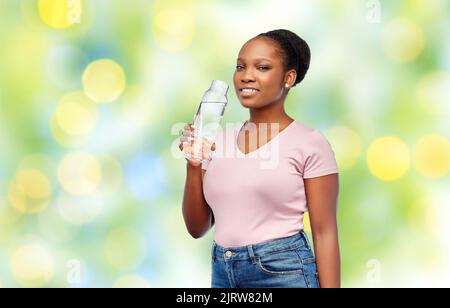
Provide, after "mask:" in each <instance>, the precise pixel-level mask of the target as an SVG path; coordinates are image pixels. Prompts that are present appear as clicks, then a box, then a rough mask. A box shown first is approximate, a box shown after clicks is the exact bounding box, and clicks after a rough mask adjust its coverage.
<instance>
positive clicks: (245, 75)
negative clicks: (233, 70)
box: [241, 70, 255, 83]
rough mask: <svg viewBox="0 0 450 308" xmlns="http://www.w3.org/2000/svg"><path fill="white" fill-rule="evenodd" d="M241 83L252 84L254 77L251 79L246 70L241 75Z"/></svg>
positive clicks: (251, 76)
mask: <svg viewBox="0 0 450 308" xmlns="http://www.w3.org/2000/svg"><path fill="white" fill-rule="evenodd" d="M241 81H242V82H243V83H249V82H254V81H255V77H253V75H252V74H251V73H250V72H249V71H248V70H247V71H245V73H243V74H242V78H241Z"/></svg>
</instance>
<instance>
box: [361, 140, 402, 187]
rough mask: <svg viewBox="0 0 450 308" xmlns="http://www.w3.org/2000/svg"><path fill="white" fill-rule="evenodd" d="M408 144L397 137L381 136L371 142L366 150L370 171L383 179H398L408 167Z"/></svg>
mask: <svg viewBox="0 0 450 308" xmlns="http://www.w3.org/2000/svg"><path fill="white" fill-rule="evenodd" d="M410 160H411V159H410V153H409V149H408V146H407V145H406V144H405V143H404V142H403V141H402V140H401V139H399V138H397V137H391V136H388V137H382V138H379V139H377V140H375V141H373V142H372V144H371V145H370V146H369V149H368V151H367V162H368V166H369V170H370V172H371V173H372V174H373V175H375V176H376V177H378V178H379V179H381V180H383V181H394V180H398V179H400V178H401V177H402V176H403V175H404V174H405V173H406V172H407V171H408V169H409V166H410Z"/></svg>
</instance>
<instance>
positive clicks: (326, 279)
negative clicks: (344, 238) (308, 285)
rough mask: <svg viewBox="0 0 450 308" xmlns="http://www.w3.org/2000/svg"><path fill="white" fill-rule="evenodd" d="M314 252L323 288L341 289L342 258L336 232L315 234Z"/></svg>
mask: <svg viewBox="0 0 450 308" xmlns="http://www.w3.org/2000/svg"><path fill="white" fill-rule="evenodd" d="M313 239H314V251H315V255H316V263H317V271H318V273H319V282H320V287H321V288H340V287H341V258H340V252H339V240H338V233H337V231H335V230H331V231H323V232H320V233H316V234H314V233H313Z"/></svg>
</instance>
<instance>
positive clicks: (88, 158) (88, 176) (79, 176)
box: [58, 152, 102, 195]
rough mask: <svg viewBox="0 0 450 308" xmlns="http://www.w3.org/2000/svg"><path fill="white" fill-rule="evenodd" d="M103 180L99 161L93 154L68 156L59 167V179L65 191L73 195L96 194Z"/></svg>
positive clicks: (78, 153) (71, 154) (80, 153)
mask: <svg viewBox="0 0 450 308" xmlns="http://www.w3.org/2000/svg"><path fill="white" fill-rule="evenodd" d="M101 178H102V171H101V166H100V163H99V161H98V160H97V159H96V158H95V157H94V156H92V155H91V154H88V153H84V152H73V153H69V154H67V155H66V156H65V157H64V158H63V159H62V161H61V163H60V165H59V167H58V179H59V182H60V183H61V186H62V187H63V188H64V190H65V191H66V192H68V193H70V194H73V195H85V194H89V193H92V192H94V191H95V190H96V189H97V187H98V185H99V183H100V181H101Z"/></svg>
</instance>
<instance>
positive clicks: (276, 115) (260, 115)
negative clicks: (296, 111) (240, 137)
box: [249, 103, 293, 125]
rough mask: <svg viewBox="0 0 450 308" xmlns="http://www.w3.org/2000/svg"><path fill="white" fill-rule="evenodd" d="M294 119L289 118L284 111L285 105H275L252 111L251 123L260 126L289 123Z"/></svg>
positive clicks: (252, 109)
mask: <svg viewBox="0 0 450 308" xmlns="http://www.w3.org/2000/svg"><path fill="white" fill-rule="evenodd" d="M292 121H293V119H292V118H291V117H289V115H288V114H287V113H286V111H285V109H284V103H274V104H270V105H268V106H265V107H263V108H258V109H254V108H251V109H250V119H249V123H254V124H256V125H259V124H261V123H263V124H264V123H278V124H280V125H281V124H282V123H287V122H292Z"/></svg>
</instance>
